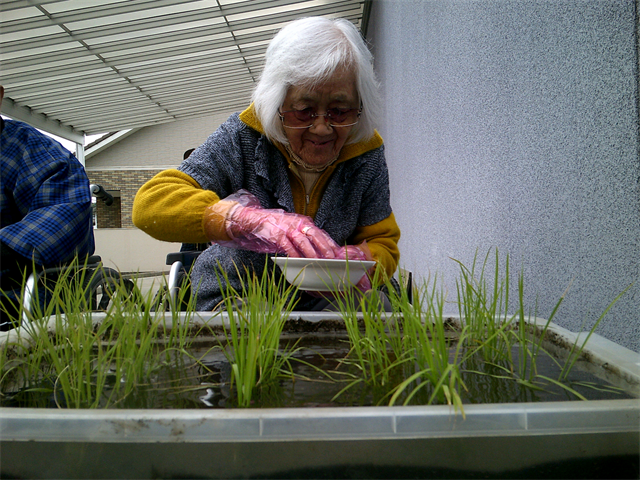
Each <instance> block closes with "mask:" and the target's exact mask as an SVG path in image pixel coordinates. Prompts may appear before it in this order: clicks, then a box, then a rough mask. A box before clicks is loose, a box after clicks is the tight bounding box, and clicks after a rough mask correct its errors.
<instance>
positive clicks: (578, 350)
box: [558, 284, 633, 381]
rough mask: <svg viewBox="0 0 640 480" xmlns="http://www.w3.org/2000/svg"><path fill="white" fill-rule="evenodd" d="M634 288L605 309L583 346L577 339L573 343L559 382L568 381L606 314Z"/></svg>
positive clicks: (624, 291) (621, 294) (623, 292)
mask: <svg viewBox="0 0 640 480" xmlns="http://www.w3.org/2000/svg"><path fill="white" fill-rule="evenodd" d="M632 286H633V284H631V285H629V286H628V287H627V288H625V289H624V290H623V291H622V292H620V293H619V294H618V295H617V296H616V297H615V298H614V299H613V300H612V302H611V303H610V304H609V305H608V306H607V308H605V310H604V312H602V314H601V315H600V316H599V317H598V319H597V320H596V321H595V323H594V324H593V326H592V327H591V329H590V330H589V333H588V334H587V335H586V337H585V339H584V341H583V342H582V343H581V344H578V342H579V340H578V339H576V341H575V342H574V343H573V345H572V346H571V350H570V351H569V355H568V357H567V359H566V361H565V364H564V366H563V367H562V371H561V372H560V375H559V377H558V380H559V381H564V380H566V379H567V376H568V375H569V373H570V372H571V370H572V369H573V367H574V365H575V364H576V362H577V361H578V359H579V358H580V357H581V356H582V352H583V350H584V348H585V346H586V345H587V342H588V341H589V339H590V338H591V336H592V335H593V333H594V332H595V330H596V328H598V325H599V324H600V322H601V321H602V319H603V318H604V317H605V316H606V314H607V313H608V312H609V310H611V307H613V306H614V305H615V304H616V302H617V301H618V300H620V298H621V297H622V296H623V295H624V294H625V293H626V292H627V291H628V290H629V289H630V288H631V287H632Z"/></svg>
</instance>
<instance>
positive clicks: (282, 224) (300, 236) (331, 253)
mask: <svg viewBox="0 0 640 480" xmlns="http://www.w3.org/2000/svg"><path fill="white" fill-rule="evenodd" d="M204 226H205V231H206V232H207V235H208V236H209V238H210V239H211V240H213V241H215V242H216V243H218V244H220V245H222V246H225V247H233V248H243V249H245V250H251V251H253V252H259V253H280V254H284V255H287V256H289V257H307V258H335V252H337V251H338V250H340V249H339V247H338V244H336V242H335V241H334V240H333V239H332V238H331V237H330V236H329V234H328V233H327V232H325V231H324V230H322V229H321V228H318V227H316V225H315V224H314V223H313V220H312V219H311V218H310V217H307V216H304V215H298V214H297V213H288V212H285V211H284V210H279V209H265V208H262V207H261V206H260V202H259V201H258V199H257V198H256V197H255V196H254V195H252V194H251V193H249V192H247V191H246V190H239V191H238V192H236V193H234V194H233V195H230V196H228V197H226V198H225V199H223V200H221V201H219V202H217V203H215V204H214V205H212V206H211V207H209V208H208V209H207V211H206V212H205V219H204ZM221 230H222V231H224V232H225V233H226V236H225V235H223V234H222V233H220V232H221ZM216 232H217V235H216ZM221 236H222V238H220V237H221ZM226 237H228V238H229V239H230V240H227V239H226Z"/></svg>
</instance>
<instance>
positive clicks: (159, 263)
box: [93, 228, 180, 273]
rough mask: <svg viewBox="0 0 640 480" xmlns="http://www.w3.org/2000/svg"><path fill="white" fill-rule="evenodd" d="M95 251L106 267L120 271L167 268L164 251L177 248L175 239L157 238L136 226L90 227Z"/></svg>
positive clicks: (155, 270)
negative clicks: (173, 241) (160, 239)
mask: <svg viewBox="0 0 640 480" xmlns="http://www.w3.org/2000/svg"><path fill="white" fill-rule="evenodd" d="M93 232H94V235H95V239H96V255H100V257H102V263H103V264H104V265H105V266H106V267H111V268H115V269H116V270H119V271H121V272H140V273H146V272H168V271H169V268H170V266H168V265H165V263H166V257H167V254H168V253H172V252H179V251H180V244H179V243H169V242H161V241H159V240H156V239H154V238H152V237H150V236H149V235H147V234H146V233H144V232H143V231H142V230H138V229H137V228H99V229H97V230H94V231H93Z"/></svg>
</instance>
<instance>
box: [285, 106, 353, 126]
mask: <svg viewBox="0 0 640 480" xmlns="http://www.w3.org/2000/svg"><path fill="white" fill-rule="evenodd" d="M351 110H356V109H355V108H350V109H349V110H348V111H351ZM357 110H358V116H357V120H356V121H355V122H354V123H347V124H343V125H334V124H333V123H331V117H329V116H328V115H329V113H314V114H312V115H311V120H312V122H311V123H310V124H309V125H307V126H306V127H290V126H289V125H285V124H284V114H285V113H289V112H299V111H300V110H286V111H284V112H281V111H280V109H278V116H279V117H280V121H281V122H282V126H283V127H284V128H295V129H298V130H300V129H303V128H311V127H313V125H314V123H315V119H316V118H317V117H324V118H325V123H328V124H329V126H330V127H331V128H341V127H352V126H354V125H357V123H358V122H359V121H360V115H362V106H360V108H358V109H357Z"/></svg>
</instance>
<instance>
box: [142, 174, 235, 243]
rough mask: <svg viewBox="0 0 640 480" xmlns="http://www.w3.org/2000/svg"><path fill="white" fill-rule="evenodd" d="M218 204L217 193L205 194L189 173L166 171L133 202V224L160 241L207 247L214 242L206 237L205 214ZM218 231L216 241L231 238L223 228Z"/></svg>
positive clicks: (148, 184) (151, 182)
mask: <svg viewBox="0 0 640 480" xmlns="http://www.w3.org/2000/svg"><path fill="white" fill-rule="evenodd" d="M218 201H220V197H218V195H216V194H215V192H212V191H210V190H203V189H202V188H201V187H200V185H199V184H198V182H196V181H195V180H194V179H193V178H192V177H190V176H189V175H187V174H186V173H182V172H181V171H179V170H175V169H171V170H165V171H164V172H160V173H159V174H157V175H156V176H155V177H153V178H152V179H151V180H149V181H148V182H147V183H145V184H144V185H143V186H142V187H141V188H140V190H138V193H137V194H136V197H135V199H134V201H133V224H134V225H135V226H136V227H138V228H139V229H140V230H143V231H144V232H146V233H148V234H149V235H151V236H152V237H153V238H157V239H158V240H164V241H166V242H183V243H205V242H208V241H210V240H214V238H210V236H208V235H207V234H206V233H205V229H204V219H205V210H206V209H207V208H208V207H210V206H211V205H213V204H214V203H217V202H218ZM210 228H211V227H210V226H209V229H210ZM219 230H220V234H219V235H217V236H218V237H219V238H217V239H228V238H229V237H228V236H227V235H226V232H225V231H224V226H223V225H222V224H221V225H220V227H219ZM209 231H210V230H209Z"/></svg>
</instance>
